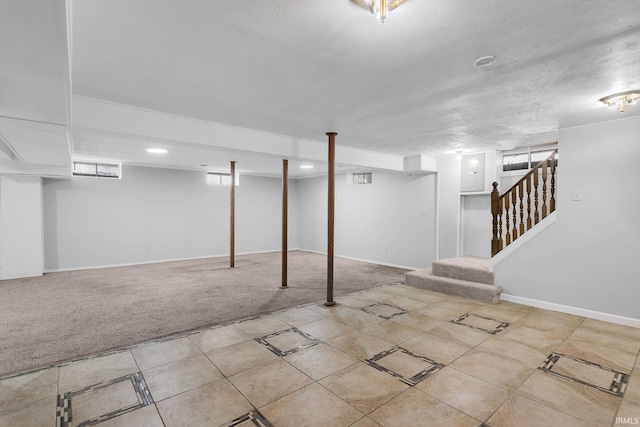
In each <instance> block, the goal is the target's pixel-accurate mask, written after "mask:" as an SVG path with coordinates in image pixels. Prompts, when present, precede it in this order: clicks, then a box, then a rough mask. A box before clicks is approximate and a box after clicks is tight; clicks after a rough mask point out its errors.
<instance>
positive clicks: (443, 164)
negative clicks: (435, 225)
mask: <svg viewBox="0 0 640 427" xmlns="http://www.w3.org/2000/svg"><path fill="white" fill-rule="evenodd" d="M437 167H438V186H439V189H438V211H439V213H438V215H439V219H440V220H439V228H440V258H441V259H442V258H453V257H456V256H458V240H459V235H458V228H459V224H460V159H459V158H458V157H456V156H451V157H441V158H439V159H438V160H437Z"/></svg>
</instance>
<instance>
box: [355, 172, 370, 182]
mask: <svg viewBox="0 0 640 427" xmlns="http://www.w3.org/2000/svg"><path fill="white" fill-rule="evenodd" d="M372 175H373V174H372V173H371V172H362V173H354V174H353V183H354V184H371V183H372V182H373V181H372Z"/></svg>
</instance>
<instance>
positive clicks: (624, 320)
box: [500, 294, 640, 328]
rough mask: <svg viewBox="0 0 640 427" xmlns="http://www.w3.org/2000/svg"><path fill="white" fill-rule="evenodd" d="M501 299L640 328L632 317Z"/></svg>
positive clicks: (504, 296) (511, 297) (639, 322)
mask: <svg viewBox="0 0 640 427" xmlns="http://www.w3.org/2000/svg"><path fill="white" fill-rule="evenodd" d="M500 299H501V300H503V301H509V302H513V303H516V304H522V305H528V306H530V307H537V308H544V309H546V310H552V311H559V312H561V313H567V314H573V315H574V316H582V317H587V318H589V319H595V320H602V321H603V322H610V323H615V324H617V325H624V326H631V327H634V328H640V319H634V318H632V317H624V316H618V315H617V314H609V313H603V312H601V311H593V310H587V309H586V308H580V307H572V306H569V305H562V304H556V303H553V302H547V301H540V300H537V299H531V298H525V297H519V296H516V295H509V294H502V295H500Z"/></svg>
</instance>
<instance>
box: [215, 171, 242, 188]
mask: <svg viewBox="0 0 640 427" xmlns="http://www.w3.org/2000/svg"><path fill="white" fill-rule="evenodd" d="M207 184H210V185H231V174H230V173H220V172H207ZM238 185H240V176H239V175H237V174H236V186H238Z"/></svg>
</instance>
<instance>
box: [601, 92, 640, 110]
mask: <svg viewBox="0 0 640 427" xmlns="http://www.w3.org/2000/svg"><path fill="white" fill-rule="evenodd" d="M638 99H640V90H628V91H626V92H620V93H614V94H613V95H609V96H605V97H604V98H602V99H600V102H602V103H604V104H606V105H607V106H608V107H614V106H615V107H616V108H618V109H619V110H620V112H621V113H624V109H625V107H627V106H628V105H633V104H635V103H636V101H637V100H638Z"/></svg>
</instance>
